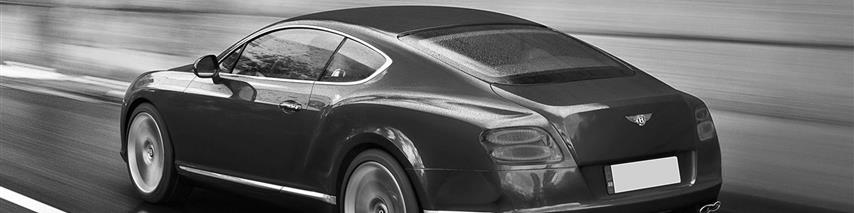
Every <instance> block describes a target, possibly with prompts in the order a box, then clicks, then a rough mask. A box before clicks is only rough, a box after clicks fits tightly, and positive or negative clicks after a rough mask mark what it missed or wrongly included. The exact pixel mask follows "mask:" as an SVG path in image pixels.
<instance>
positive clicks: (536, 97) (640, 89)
mask: <svg viewBox="0 0 854 213" xmlns="http://www.w3.org/2000/svg"><path fill="white" fill-rule="evenodd" d="M401 40H403V41H404V42H406V43H409V44H411V45H412V46H414V47H416V48H419V49H421V50H423V51H424V52H426V53H428V54H430V55H432V56H434V57H436V58H437V59H439V60H441V61H443V62H445V63H447V64H449V65H452V66H454V67H456V68H458V69H459V70H460V71H463V72H465V73H467V74H469V75H471V76H473V77H475V78H478V79H481V80H483V81H485V82H488V83H490V84H491V85H492V89H493V91H494V92H495V94H496V95H497V96H499V97H501V98H503V99H505V100H506V101H510V102H513V103H516V104H518V105H521V106H524V107H526V108H528V109H531V110H533V111H536V112H538V113H539V114H540V115H541V116H543V117H544V118H546V120H548V122H549V124H548V127H547V128H536V127H526V126H519V127H513V126H512V124H511V125H510V127H506V128H502V129H497V130H487V131H485V132H484V135H483V136H482V137H481V143H483V144H484V148H485V149H487V151H488V152H490V153H491V157H492V158H493V159H494V160H495V164H496V167H495V169H494V170H492V171H478V172H471V173H473V175H474V176H483V177H484V179H485V180H487V181H486V182H493V181H494V182H495V184H496V185H500V186H495V188H499V189H500V190H499V191H500V192H495V193H493V194H496V196H497V197H496V198H495V199H496V201H494V202H493V203H494V204H491V205H492V206H491V207H483V208H480V207H475V206H469V207H466V206H464V205H463V206H454V207H451V208H452V209H449V210H454V209H453V208H456V210H478V209H479V210H486V211H496V210H499V211H518V212H553V211H571V212H576V211H577V212H588V211H595V212H603V211H604V212H661V211H664V212H667V211H672V210H689V211H693V212H696V211H698V210H700V209H701V208H703V206H706V207H705V208H703V209H704V210H706V211H711V210H717V207H719V205H720V204H719V203H716V201H717V195H718V191H719V189H720V186H721V170H720V166H721V165H720V147H719V144H718V141H717V136H716V132H715V129H714V124H713V121H712V118H711V115H710V114H709V111H708V108H707V107H706V106H705V104H704V103H703V102H702V101H700V100H699V99H697V98H696V97H693V96H691V95H689V94H685V93H683V92H680V91H678V90H675V89H673V88H671V87H670V86H668V85H666V84H664V83H662V82H661V81H659V80H657V79H655V78H653V77H652V76H650V75H648V74H646V73H644V72H642V71H639V70H637V69H636V68H634V67H632V66H631V65H628V64H626V63H625V62H623V61H621V60H619V59H617V58H614V57H613V56H611V55H609V54H607V53H604V52H602V51H600V50H598V49H597V48H595V47H592V46H590V45H588V44H586V43H583V42H581V41H579V40H577V39H574V38H572V37H569V36H567V35H565V34H562V33H559V32H555V31H553V30H550V29H547V28H542V27H538V26H518V25H482V26H465V27H451V28H441V29H431V30H424V31H419V32H414V33H412V34H409V35H407V36H404V37H402V38H401ZM567 162H570V163H568V164H567ZM457 173H462V172H457ZM448 175H451V176H459V175H460V174H444V176H448ZM440 176H442V175H440ZM489 180H491V181H489ZM436 187H439V188H441V187H442V186H436ZM469 187H473V186H469ZM489 188H490V187H486V186H484V187H482V188H480V189H475V190H489ZM475 196H476V195H475ZM439 199H442V198H439Z"/></svg>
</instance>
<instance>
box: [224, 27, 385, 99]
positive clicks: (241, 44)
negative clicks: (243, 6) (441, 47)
mask: <svg viewBox="0 0 854 213" xmlns="http://www.w3.org/2000/svg"><path fill="white" fill-rule="evenodd" d="M301 28H302V29H314V30H320V31H326V32H330V33H334V34H337V35H340V36H343V37H344V38H345V40H343V41H342V42H346V39H350V40H353V41H355V42H358V43H360V44H362V45H365V46H366V47H368V48H370V49H372V50H374V51H376V52H378V53H379V54H380V55H382V56H383V58H385V63H383V65H382V66H380V67H379V68H377V69H376V70H374V73H372V74H371V75H369V76H368V77H367V78H364V79H362V80H358V81H348V82H328V81H319V80H316V81H309V80H296V79H284V78H273V77H259V76H248V75H240V74H232V73H220V75H221V76H227V77H246V78H250V79H261V80H274V81H282V82H292V83H314V84H323V85H356V84H362V83H365V82H368V81H370V80H371V79H373V78H374V77H376V76H377V75H379V74H381V73H383V72H385V71H386V69H388V67H389V66H391V63H392V59H391V57H389V56H388V55H387V54H386V53H385V52H383V51H382V50H380V49H378V48H376V47H374V45H371V44H369V43H368V42H365V41H363V40H362V39H359V38H356V37H354V36H351V35H350V34H347V33H343V32H341V31H337V30H333V29H329V28H326V27H319V26H312V25H303V24H298V25H281V26H272V27H269V28H267V29H264V30H261V31H258V32H256V33H253V34H252V35H251V36H249V37H246V38H244V39H243V40H241V41H240V42H238V43H237V45H233V46H232V47H231V48H230V49H229V50H228V51H227V52H228V53H227V54H223V55H224V57H223V58H225V57H228V55H231V53H233V52H234V50H235V49H237V48H238V47H240V46H243V45H245V44H246V43H247V42H249V41H251V40H254V39H255V38H258V37H260V36H263V35H265V34H267V33H270V32H273V31H280V30H286V29H301ZM335 53H337V51H336V52H335ZM333 56H334V53H333ZM329 60H332V58H330V59H329ZM219 63H222V59H219V60H218V61H217V64H219ZM321 77H323V76H321Z"/></svg>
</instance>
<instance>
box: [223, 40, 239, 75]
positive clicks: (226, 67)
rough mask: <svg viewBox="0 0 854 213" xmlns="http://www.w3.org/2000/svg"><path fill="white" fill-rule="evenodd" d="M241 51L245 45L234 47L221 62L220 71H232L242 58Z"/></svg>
mask: <svg viewBox="0 0 854 213" xmlns="http://www.w3.org/2000/svg"><path fill="white" fill-rule="evenodd" d="M241 51H243V45H240V47H238V48H236V49H234V51H233V52H231V54H228V56H226V57H225V58H224V59H222V62H220V63H219V71H220V72H224V73H231V68H234V63H235V62H237V59H239V58H240V52H241Z"/></svg>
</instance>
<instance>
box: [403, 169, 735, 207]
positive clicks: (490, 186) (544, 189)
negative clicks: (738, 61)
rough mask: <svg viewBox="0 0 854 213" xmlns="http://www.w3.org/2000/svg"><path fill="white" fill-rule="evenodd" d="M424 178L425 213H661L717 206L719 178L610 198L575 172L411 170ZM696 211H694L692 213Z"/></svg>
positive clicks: (575, 170) (611, 196)
mask: <svg viewBox="0 0 854 213" xmlns="http://www.w3.org/2000/svg"><path fill="white" fill-rule="evenodd" d="M410 172H413V173H421V174H420V175H419V174H416V175H419V176H421V177H422V179H421V184H422V186H423V187H420V188H421V189H416V190H419V191H420V192H419V193H418V194H419V199H420V201H421V206H422V208H424V209H425V212H431V213H432V212H659V211H665V210H677V209H684V208H691V209H694V208H698V207H699V206H702V205H703V204H708V203H713V202H715V201H716V200H717V197H718V192H719V191H720V187H721V180H720V176H717V177H705V178H704V177H700V178H698V179H696V180H695V182H693V183H686V184H678V185H671V186H662V187H657V188H650V189H645V190H639V191H634V192H626V193H620V194H614V195H610V194H607V192H606V193H605V194H604V195H603V193H602V192H593V191H591V189H594V190H595V189H600V188H601V187H596V186H590V185H588V184H589V183H588V181H585V178H584V177H583V176H582V174H581V172H580V170H579V169H577V168H566V169H544V170H522V171H499V172H464V171H447V170H445V171H439V170H411V171H410ZM695 211H696V210H695Z"/></svg>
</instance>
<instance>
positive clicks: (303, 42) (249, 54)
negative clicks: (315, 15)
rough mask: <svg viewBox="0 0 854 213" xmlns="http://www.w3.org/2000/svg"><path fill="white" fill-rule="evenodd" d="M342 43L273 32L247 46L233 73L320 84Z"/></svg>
mask: <svg viewBox="0 0 854 213" xmlns="http://www.w3.org/2000/svg"><path fill="white" fill-rule="evenodd" d="M342 39H344V37H343V36H340V35H336V34H332V33H328V32H324V31H319V30H311V29H288V30H281V31H276V32H272V33H269V34H266V35H263V36H260V37H258V38H256V39H255V40H252V41H251V42H249V43H247V44H246V45H245V46H244V50H243V53H242V54H241V57H240V58H239V59H238V60H237V63H236V65H235V66H234V70H233V72H232V73H234V74H240V75H248V76H260V77H271V78H284V79H295V80H312V81H313V80H317V78H319V77H320V74H321V73H322V71H323V67H324V66H325V65H326V62H327V61H329V58H330V57H331V56H332V53H333V52H334V51H335V48H336V47H338V45H339V44H340V43H341V41H342ZM227 60H228V57H227V58H226V59H225V61H227ZM225 61H224V62H225Z"/></svg>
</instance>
